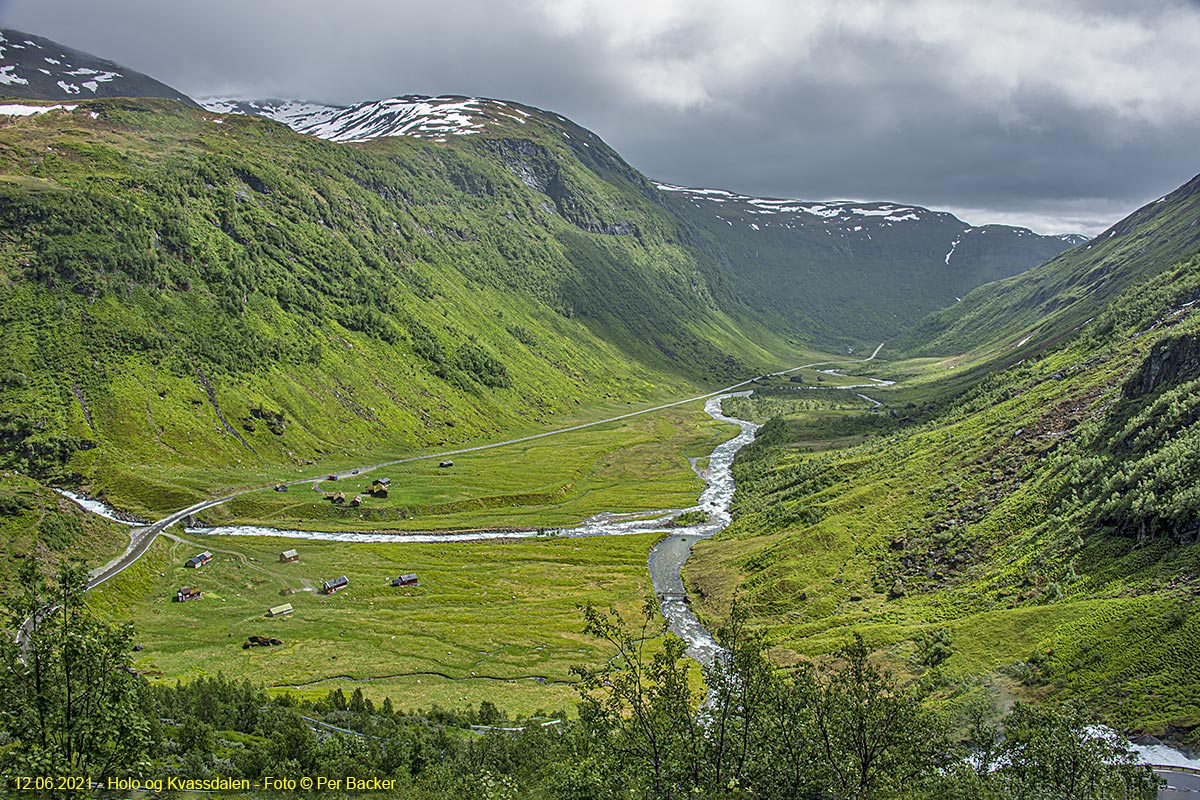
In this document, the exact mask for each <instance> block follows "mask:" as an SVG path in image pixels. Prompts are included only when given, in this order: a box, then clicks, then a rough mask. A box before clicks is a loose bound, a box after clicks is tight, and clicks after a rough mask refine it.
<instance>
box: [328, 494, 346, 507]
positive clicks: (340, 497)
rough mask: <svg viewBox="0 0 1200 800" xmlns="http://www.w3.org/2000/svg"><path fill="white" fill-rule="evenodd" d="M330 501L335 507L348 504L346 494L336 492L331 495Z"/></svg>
mask: <svg viewBox="0 0 1200 800" xmlns="http://www.w3.org/2000/svg"><path fill="white" fill-rule="evenodd" d="M329 501H330V502H331V503H333V504H334V505H335V506H340V505H344V504H345V503H346V493H345V492H334V493H333V494H331V495H329Z"/></svg>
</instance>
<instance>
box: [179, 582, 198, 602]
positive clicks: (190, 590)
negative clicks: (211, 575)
mask: <svg viewBox="0 0 1200 800" xmlns="http://www.w3.org/2000/svg"><path fill="white" fill-rule="evenodd" d="M201 597H203V594H202V593H201V591H200V590H199V589H197V588H196V587H195V586H184V587H182V588H180V589H179V590H178V591H177V592H175V602H176V603H186V602H187V601H188V600H199V599H200V598H201Z"/></svg>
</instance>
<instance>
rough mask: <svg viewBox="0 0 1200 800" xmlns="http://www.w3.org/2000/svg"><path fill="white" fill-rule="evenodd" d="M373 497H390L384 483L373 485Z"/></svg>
mask: <svg viewBox="0 0 1200 800" xmlns="http://www.w3.org/2000/svg"><path fill="white" fill-rule="evenodd" d="M371 496H372V497H387V496H388V487H387V486H385V485H384V484H382V483H373V484H371Z"/></svg>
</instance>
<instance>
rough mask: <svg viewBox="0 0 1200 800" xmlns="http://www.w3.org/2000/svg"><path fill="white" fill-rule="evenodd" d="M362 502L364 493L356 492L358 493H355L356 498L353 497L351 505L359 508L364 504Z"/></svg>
mask: <svg viewBox="0 0 1200 800" xmlns="http://www.w3.org/2000/svg"><path fill="white" fill-rule="evenodd" d="M362 502H363V501H362V495H361V494H356V495H354V498H353V499H352V500H351V501H350V507H351V508H358V507H359V506H361V505H362Z"/></svg>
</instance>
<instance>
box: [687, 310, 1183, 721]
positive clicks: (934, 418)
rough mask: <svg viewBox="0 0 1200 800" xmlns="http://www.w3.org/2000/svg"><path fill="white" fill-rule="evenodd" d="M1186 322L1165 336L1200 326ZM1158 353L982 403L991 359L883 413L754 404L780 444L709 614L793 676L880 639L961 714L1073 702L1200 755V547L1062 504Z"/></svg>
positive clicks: (714, 587)
mask: <svg viewBox="0 0 1200 800" xmlns="http://www.w3.org/2000/svg"><path fill="white" fill-rule="evenodd" d="M1171 320H1172V324H1173V325H1175V326H1176V327H1175V328H1173V329H1171V330H1164V331H1163V332H1162V333H1160V334H1156V335H1157V336H1160V337H1164V338H1166V337H1175V338H1176V339H1178V338H1179V337H1180V336H1186V334H1187V333H1188V332H1189V331H1191V332H1193V333H1194V331H1195V330H1196V326H1197V325H1198V324H1200V322H1197V318H1195V316H1194V315H1193V316H1192V317H1187V318H1181V317H1178V316H1175V317H1172V318H1171ZM1153 346H1154V340H1153V339H1151V340H1150V341H1146V338H1145V337H1143V336H1129V337H1127V338H1126V337H1118V338H1116V339H1115V340H1113V341H1110V342H1108V343H1106V344H1105V345H1104V346H1103V347H1097V345H1096V343H1095V342H1094V341H1092V340H1090V339H1086V338H1084V339H1080V340H1077V341H1075V342H1074V343H1072V344H1070V345H1069V346H1065V347H1061V348H1059V349H1058V350H1052V351H1048V352H1046V353H1043V354H1042V356H1041V357H1040V358H1038V359H1037V360H1030V361H1027V362H1026V363H1024V364H1020V365H1016V366H1014V367H1012V368H1010V369H1008V370H1007V371H1005V372H1001V373H997V374H995V375H993V376H991V377H989V378H988V379H987V380H984V381H982V382H980V381H979V380H978V379H977V378H966V377H965V375H966V374H967V373H968V372H969V371H971V370H974V369H975V365H976V363H977V361H978V356H967V357H964V358H962V359H956V360H955V363H954V364H949V363H947V362H946V361H945V360H941V359H922V360H910V361H905V362H901V363H898V364H886V363H884V364H872V365H869V367H866V368H865V370H864V371H866V370H869V371H870V372H871V373H872V374H875V375H879V376H881V377H888V378H895V379H898V380H899V383H898V384H897V385H896V386H894V387H887V388H879V389H876V390H872V391H870V392H869V394H870V395H871V396H872V397H875V398H877V399H880V400H882V401H883V402H884V403H885V406H884V408H883V409H882V410H880V411H868V410H865V409H864V408H862V407H859V408H853V407H850V405H849V403H848V402H847V401H846V399H845V398H841V397H840V393H837V394H836V395H835V393H829V395H827V396H825V395H823V396H811V397H809V396H801V395H799V393H797V394H796V395H795V396H790V395H787V394H784V393H781V392H768V393H766V394H764V395H763V396H755V397H753V398H750V399H748V400H740V401H738V406H737V408H738V413H741V414H748V415H750V417H751V418H756V419H759V420H760V421H762V420H765V419H770V418H778V419H780V420H782V427H778V426H777V427H775V428H773V429H772V430H773V431H774V432H773V433H772V435H771V437H770V438H771V440H772V441H771V442H770V443H769V444H768V442H767V441H766V439H767V437H766V436H764V437H763V438H764V441H763V442H761V443H759V444H756V445H754V446H753V447H751V448H747V450H745V451H743V454H742V456H741V457H739V460H738V463H737V464H735V477H736V478H737V480H738V494H737V497H736V498H735V511H736V512H737V513H736V516H735V522H734V524H733V525H731V526H730V527H729V528H727V529H726V530H725V531H723V532H722V533H721V534H719V535H718V536H717V537H716V538H714V539H712V540H707V541H703V542H699V543H697V545H696V547H695V549H694V552H693V556H692V558H691V559H690V560H689V562H688V564H687V567H686V570H685V580H686V581H687V583H688V585H689V586H690V587H691V589H692V590H693V591H694V592H695V597H696V602H695V605H694V607H695V608H696V609H697V611H698V613H699V614H700V616H701V618H702V619H705V620H707V621H709V622H710V623H717V622H719V621H720V620H722V619H724V618H725V617H726V616H727V614H728V613H729V608H730V606H731V604H732V603H733V602H734V598H735V597H736V598H737V601H738V603H739V605H740V606H741V607H742V608H744V609H746V610H747V611H749V613H750V615H751V618H752V620H753V621H754V623H755V624H756V625H758V626H759V627H760V628H761V629H762V631H763V632H764V634H765V635H766V636H767V639H768V642H769V643H770V645H771V646H772V653H773V655H774V656H775V657H776V659H777V660H778V661H780V662H781V663H789V662H793V661H795V660H797V659H799V658H822V657H824V656H825V655H826V654H828V653H831V652H833V651H834V650H836V649H837V648H838V647H839V646H840V645H842V644H844V643H845V642H846V641H848V640H849V639H850V638H851V637H852V636H853V635H855V634H861V635H863V636H864V637H866V639H867V641H868V642H869V643H870V644H871V645H872V646H873V647H875V648H876V649H877V651H878V653H879V656H880V657H881V658H882V659H884V660H885V661H887V662H888V663H889V664H890V665H891V666H892V667H893V668H894V669H897V670H899V671H901V672H902V673H905V674H907V675H909V676H912V677H916V676H919V675H923V676H925V677H926V678H927V679H931V680H934V681H935V682H939V683H940V685H941V686H942V687H943V689H942V694H943V696H944V697H946V698H947V699H948V700H953V698H958V697H961V696H963V695H965V694H967V693H970V692H972V691H976V690H977V687H979V686H980V685H984V684H987V685H1003V686H1004V687H1005V691H1004V693H1005V694H1006V696H1009V697H1010V699H1011V697H1012V696H1019V697H1024V698H1026V699H1029V698H1042V699H1044V698H1061V697H1066V696H1074V697H1078V698H1081V699H1083V700H1084V701H1085V702H1087V703H1088V704H1089V706H1090V707H1091V709H1092V710H1093V712H1094V713H1095V715H1096V716H1097V718H1100V719H1103V720H1106V721H1108V722H1110V723H1111V724H1113V725H1115V726H1117V727H1119V728H1124V729H1126V730H1130V731H1133V732H1146V733H1151V734H1153V735H1157V736H1164V735H1165V736H1168V737H1170V738H1172V739H1174V740H1175V741H1179V742H1184V743H1186V742H1188V741H1192V742H1194V741H1195V734H1194V730H1195V728H1196V722H1197V720H1200V704H1197V701H1196V698H1197V697H1200V692H1198V687H1200V658H1198V657H1197V655H1196V653H1197V652H1200V651H1197V650H1196V649H1195V647H1194V646H1193V644H1192V642H1194V640H1195V639H1196V636H1197V635H1198V634H1197V631H1198V630H1200V628H1198V627H1197V626H1200V615H1197V614H1196V613H1195V610H1194V597H1195V596H1196V592H1197V590H1198V588H1200V587H1198V586H1197V583H1196V579H1195V576H1196V575H1197V574H1200V545H1196V544H1185V543H1179V544H1176V543H1172V542H1171V541H1170V540H1169V539H1166V538H1161V539H1151V540H1148V541H1145V542H1141V543H1139V542H1137V541H1136V540H1135V539H1133V538H1131V537H1122V536H1117V535H1114V534H1113V533H1111V532H1108V531H1106V530H1104V529H1101V528H1100V527H1099V526H1097V525H1095V524H1093V523H1091V522H1090V521H1089V520H1088V518H1087V517H1086V516H1084V515H1082V514H1081V513H1079V512H1075V511H1071V509H1072V508H1075V506H1071V505H1069V503H1068V501H1067V500H1064V497H1066V498H1069V493H1068V492H1066V491H1065V490H1064V486H1065V485H1066V484H1065V482H1066V481H1067V480H1069V476H1070V475H1071V472H1070V465H1071V463H1073V462H1072V458H1078V455H1076V454H1077V453H1080V452H1084V451H1082V450H1080V448H1084V447H1086V442H1087V441H1089V439H1088V437H1089V436H1090V435H1091V434H1090V433H1089V432H1090V431H1093V430H1104V428H1103V427H1102V424H1103V421H1104V420H1105V419H1106V416H1105V415H1106V414H1109V413H1110V411H1109V410H1110V409H1117V410H1118V411H1119V409H1120V406H1119V405H1117V404H1116V403H1115V400H1116V398H1117V397H1118V396H1119V395H1120V389H1121V386H1122V382H1123V381H1124V380H1125V378H1126V376H1127V375H1129V374H1130V373H1131V372H1132V371H1134V370H1137V369H1139V365H1140V363H1141V360H1142V358H1143V357H1144V355H1145V353H1147V352H1149V350H1148V348H1152V347H1153ZM987 357H991V356H987ZM970 386H974V388H973V389H971V390H970V391H968V392H966V393H965V394H964V392H963V389H964V388H966V387H970ZM946 398H953V399H952V400H950V401H947V399H946ZM1113 413H1115V412H1113ZM765 430H766V429H764V432H765ZM760 444H761V445H763V447H760ZM1064 503H1068V504H1067V505H1064ZM942 629H944V630H945V631H946V634H947V636H948V638H949V641H950V642H951V646H952V651H953V652H952V655H951V656H950V657H949V658H948V659H947V660H946V661H944V662H943V663H942V664H940V665H939V666H938V667H937V669H936V670H931V669H930V667H929V666H927V665H925V664H922V663H921V662H920V659H919V642H920V640H921V638H922V636H924V635H927V634H930V633H933V632H936V631H938V630H942ZM1189 732H1190V733H1189ZM1189 737H1191V738H1190V739H1189Z"/></svg>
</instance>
